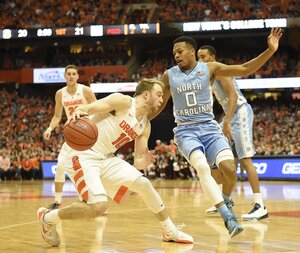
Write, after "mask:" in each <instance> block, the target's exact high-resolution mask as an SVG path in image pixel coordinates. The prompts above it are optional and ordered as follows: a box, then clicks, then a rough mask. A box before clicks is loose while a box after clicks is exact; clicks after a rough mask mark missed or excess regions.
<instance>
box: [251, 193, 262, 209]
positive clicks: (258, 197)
mask: <svg viewBox="0 0 300 253" xmlns="http://www.w3.org/2000/svg"><path fill="white" fill-rule="evenodd" d="M253 199H254V203H258V204H260V206H261V207H264V202H263V200H262V198H261V193H260V192H258V193H253Z"/></svg>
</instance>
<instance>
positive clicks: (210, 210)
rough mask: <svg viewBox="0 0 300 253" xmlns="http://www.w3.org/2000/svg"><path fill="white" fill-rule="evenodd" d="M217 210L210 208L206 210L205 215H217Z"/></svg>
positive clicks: (213, 207)
mask: <svg viewBox="0 0 300 253" xmlns="http://www.w3.org/2000/svg"><path fill="white" fill-rule="evenodd" d="M217 212H218V209H217V208H216V207H215V206H211V207H210V208H208V209H206V213H207V214H213V213H217Z"/></svg>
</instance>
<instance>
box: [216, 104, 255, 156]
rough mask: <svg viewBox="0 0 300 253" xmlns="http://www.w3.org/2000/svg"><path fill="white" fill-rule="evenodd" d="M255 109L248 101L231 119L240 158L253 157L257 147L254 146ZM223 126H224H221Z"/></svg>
mask: <svg viewBox="0 0 300 253" xmlns="http://www.w3.org/2000/svg"><path fill="white" fill-rule="evenodd" d="M253 119H254V116H253V110H252V107H251V105H250V104H248V103H246V104H243V105H241V106H239V107H238V108H237V110H236V111H235V113H234V115H233V118H232V120H231V131H232V134H233V139H234V143H232V144H234V145H235V149H236V154H237V157H238V158H239V159H242V158H247V157H253V156H254V154H255V149H254V146H253V141H252V139H253ZM221 127H222V126H221Z"/></svg>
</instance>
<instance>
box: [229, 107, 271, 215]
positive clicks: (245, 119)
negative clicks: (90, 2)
mask: <svg viewBox="0 0 300 253" xmlns="http://www.w3.org/2000/svg"><path fill="white" fill-rule="evenodd" d="M253 118H254V116H253V110H252V108H251V106H250V105H249V104H245V105H243V106H241V107H240V108H239V109H238V110H237V112H236V116H235V117H234V120H235V126H236V127H235V128H234V130H233V135H234V141H235V147H236V152H237V156H238V158H239V160H240V163H241V167H243V168H244V169H245V170H246V172H247V175H248V180H249V183H250V185H251V188H252V192H253V198H254V208H253V209H252V210H251V211H250V212H249V213H248V214H243V215H242V218H243V219H245V220H251V219H257V220H259V219H264V218H267V217H268V211H267V209H266V207H265V206H264V203H263V200H262V197H261V193H260V185H259V179H258V175H257V172H256V169H255V167H254V165H253V163H252V159H251V157H253V155H254V154H255V150H254V146H253V142H252V139H253V133H252V129H253Z"/></svg>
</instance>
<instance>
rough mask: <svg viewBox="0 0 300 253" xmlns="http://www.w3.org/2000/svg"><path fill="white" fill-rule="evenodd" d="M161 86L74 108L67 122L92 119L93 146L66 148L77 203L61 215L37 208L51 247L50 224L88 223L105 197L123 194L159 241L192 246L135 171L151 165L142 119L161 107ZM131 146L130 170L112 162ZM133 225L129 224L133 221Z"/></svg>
mask: <svg viewBox="0 0 300 253" xmlns="http://www.w3.org/2000/svg"><path fill="white" fill-rule="evenodd" d="M162 87H163V84H162V83H161V82H160V81H157V80H156V79H143V80H142V81H141V82H140V83H139V85H138V86H137V88H136V93H135V97H134V98H132V97H130V96H127V95H123V94H120V93H114V94H111V95H109V96H107V97H106V98H103V99H100V100H98V101H96V102H94V103H92V104H89V105H85V106H80V107H78V108H77V109H76V110H75V113H74V115H73V116H72V118H73V119H74V120H76V119H77V118H79V117H81V116H86V115H87V114H89V115H94V116H93V117H92V120H93V121H94V122H95V123H96V125H97V128H98V132H99V135H98V139H97V142H96V143H95V145H94V146H93V147H92V148H91V149H89V150H86V151H82V152H79V151H76V150H72V149H70V148H69V153H68V159H67V162H66V163H65V165H66V171H67V174H68V176H69V177H70V179H71V180H72V182H73V184H74V185H75V188H76V189H77V191H78V195H79V198H80V200H81V202H79V203H73V204H72V205H70V206H66V207H63V208H61V209H55V210H48V209H46V208H40V209H39V210H38V217H39V219H40V221H41V224H42V235H43V238H44V239H45V240H46V241H47V242H48V243H49V244H51V245H52V246H58V245H59V244H60V238H59V235H58V233H57V231H56V224H57V223H58V222H60V220H65V219H76V218H93V217H96V216H98V215H101V214H103V213H104V212H105V211H106V209H107V206H108V199H107V196H109V197H110V198H112V199H114V200H115V201H116V202H118V203H119V202H120V201H121V199H122V197H123V196H124V195H125V193H126V191H127V190H130V191H133V192H136V193H138V194H139V196H140V197H141V198H142V199H143V201H144V202H145V204H146V206H147V207H148V209H150V210H151V211H152V212H153V213H154V214H155V216H156V217H157V219H158V220H159V221H160V223H161V225H162V228H163V231H164V232H163V240H164V241H173V242H178V243H193V238H192V237H191V236H189V235H187V234H185V233H183V232H182V231H180V230H178V229H177V228H176V227H175V225H174V224H173V222H172V221H171V219H170V218H169V216H168V213H167V211H166V208H165V206H164V203H163V201H162V200H161V198H160V196H159V194H158V193H157V192H156V190H155V189H154V187H153V186H152V184H151V183H150V181H149V180H148V179H147V178H145V177H143V175H142V173H141V172H140V171H138V170H137V169H136V168H138V169H140V170H143V169H145V168H146V167H147V166H148V165H149V164H151V163H153V162H154V152H151V151H149V150H148V139H149V136H150V131H151V125H150V121H149V120H148V118H147V116H148V115H149V114H150V113H152V112H153V111H157V110H158V108H159V107H160V105H161V103H162V101H163V100H162V95H163V92H162V90H163V88H162ZM132 140H135V148H134V154H135V157H134V166H135V167H133V166H132V165H130V164H129V163H128V162H126V161H124V160H123V159H121V158H119V157H116V156H114V155H113V154H114V153H115V151H116V150H118V149H119V148H120V147H122V146H123V145H125V144H126V143H128V142H130V141H132ZM133 222H134V221H133Z"/></svg>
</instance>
